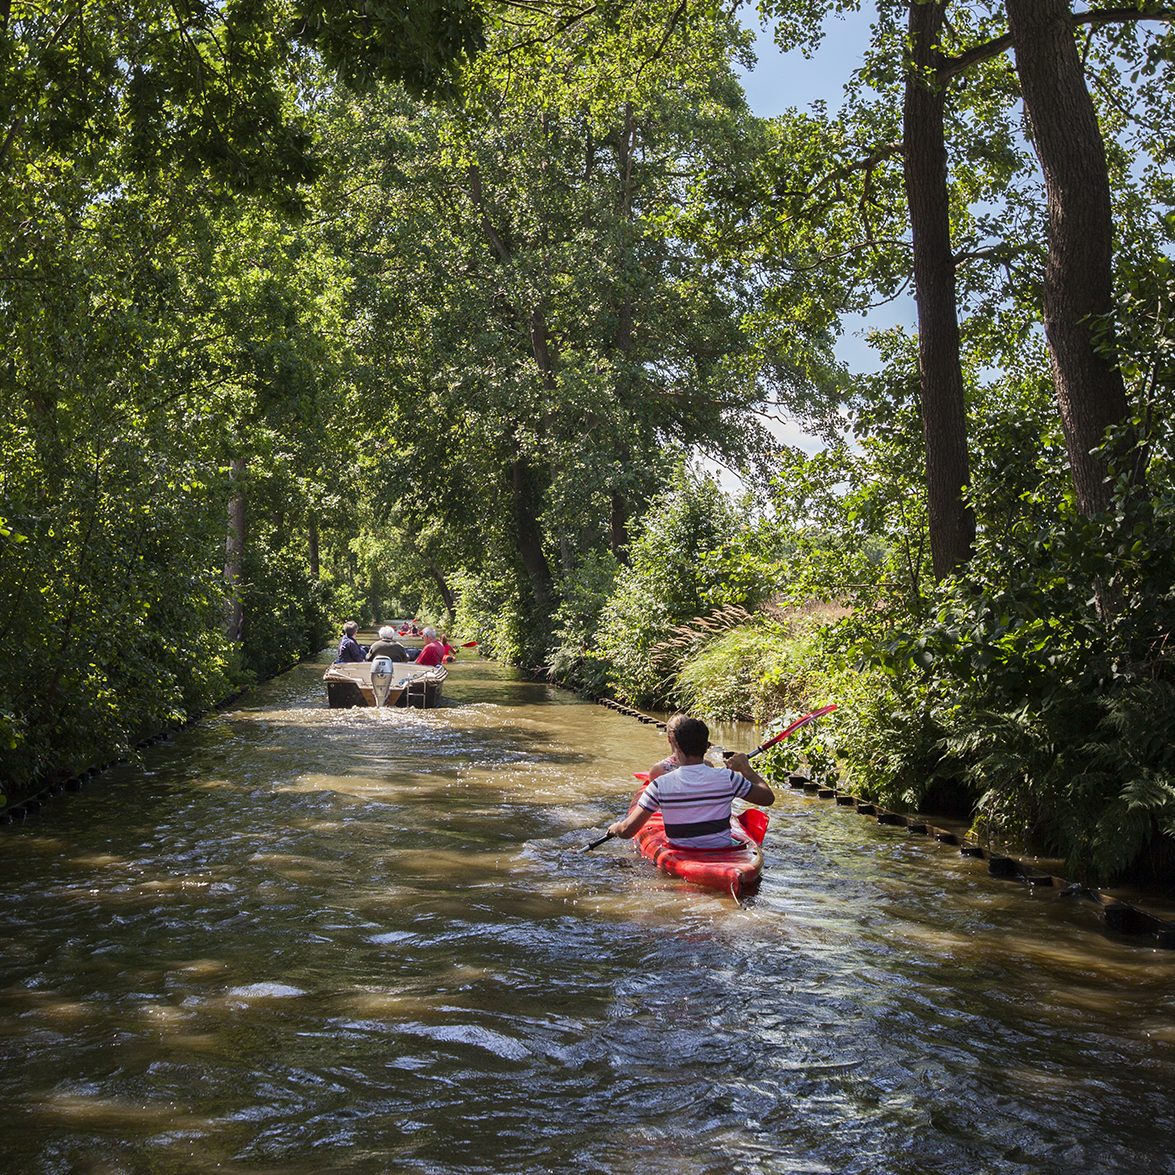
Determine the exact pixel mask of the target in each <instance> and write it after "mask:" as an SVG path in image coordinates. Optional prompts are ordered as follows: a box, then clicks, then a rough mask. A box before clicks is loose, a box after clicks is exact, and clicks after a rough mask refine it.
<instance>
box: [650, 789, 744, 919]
mask: <svg viewBox="0 0 1175 1175" xmlns="http://www.w3.org/2000/svg"><path fill="white" fill-rule="evenodd" d="M637 778H638V779H641V778H643V775H638V776H637ZM647 783H648V779H645V781H644V783H642V784H641V786H640V787H638V788H637V790H636V791H635V792H634V793H633V797H632V803H630V804H629V806H628V808H629V811H632V809H633V808H634V807H635V806H636V801H637V796H639V795H640V794H641V792H642V791H643V790H644V788H645V784H647ZM766 833H767V813H766V812H763V811H760V809H758V808H748V809H747V810H746V811H745V812H740V813H739V814H738V815H737V816H734V817H732V818H731V821H730V834H731V836H733V837H734V838H735V840H738V841H741V842H742V843H741V845H740V847H738V848H730V849H679V848H675V847H674V846H673V845H671V844H670V843H669V838H668V837H667V836H666V835H665V825H664V823H663V821H662V819H661V813H660V812H654V813H653V814H652V816H650V817H649V819H648V820H647V821H646V822H645V825H644V827H643V828H641V829H640V830H639V831H638V832H637V834H636V836H635V837H633V839H634V840H635V841H636V844H637V848H639V849H640V851H641V855H642V856H645V857H648V858H649V860H650V861H652V862H653V864H654V865H656V866H657V868H658V869H662V870H664V871H665V872H666V873H671V874H672V875H673V876H674V877H680V878H682V879H684V880H685V881H692V882H693V883H694V885H704V886H705V887H706V888H707V889H717V890H721V891H722V892H723V893H728V894H731V895H732V896H734V897H736V898H741V897H743V896H744V895H745V894H749V893H752V892H753V891H754V890H755V888H756V887H757V886H758V884H759V876H760V874H761V873H762V872H763V852H762V850H761V849H760V848H759V846H760V845H761V844H762V843H763V837H764V836H765V835H766Z"/></svg>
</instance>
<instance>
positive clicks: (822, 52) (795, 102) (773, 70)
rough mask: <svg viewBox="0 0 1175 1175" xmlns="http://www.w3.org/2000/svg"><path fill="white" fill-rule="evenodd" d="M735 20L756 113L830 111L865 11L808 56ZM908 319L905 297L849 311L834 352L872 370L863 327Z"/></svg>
mask: <svg viewBox="0 0 1175 1175" xmlns="http://www.w3.org/2000/svg"><path fill="white" fill-rule="evenodd" d="M866 7H867V8H868V6H866ZM740 19H741V20H742V22H743V24H744V25H745V26H746V27H747V28H749V29H752V30H753V31H754V32H755V34H756V37H755V53H756V55H757V57H758V62H757V64H756V65H755V67H754V69H752V70H746V71H740V73H741V74H742V83H743V89H744V90H745V91H746V95H747V101H748V102H749V103H750V106H751V109H752V110H753V111H754V112H755V113H756V114H758V115H760V116H761V117H764V118H770V117H773V116H774V115H777V114H781V113H782V112H783V111H785V110H787V109H788V108H790V107H792V106H798V107H800V108H801V109H803V108H805V107H807V106H808V105H809V103H811V102H814V101H817V100H818V99H823V100H824V101H825V102H827V104H828V106H829V108H830V109H835V108H836V107H838V106H839V105H840V104H841V102H842V100H843V88H844V85H845V82H846V81H847V80H848V78H849V75H850V74H851V73H852V71H853V70H854V69H855V68H856V67H857V66H858V65H859V64H860V61H861V58H862V56H863V54H864V50H865V47H866V45H867V44H868V41H869V24H870V13H869V12H868V11H866V12H857V13H850V14H848V15H847V16H845V17H840V16H832V17H830V18H829V19H828V22H827V26H826V29H825V38H824V41H823V43H822V44H821V46H820V48H819V50H817V52H816V53H815V54H814V55H813V56H812V57H811V58H805V57H804V56H803V54H802V53H799V52H792V53H787V54H784V53H781V52H780V51H779V49H778V48H777V47H776V45H775V42H774V40H773V38H772V32H771V29H769V28H763V27H762V26H761V25H760V24H759V21H758V16H757V14H756V13H755V11H754V10H753V9H752V8H749V7H745V8H743V10H742V12H741V14H740ZM913 322H914V305H913V300H912V299H910V298H905V299H900V300H898V301H896V302H893V303H891V304H889V305H886V306H884V307H882V308H880V309H879V310H877V311H875V312H874V313H872V314H870V315H869V316H868V317H861V316H857V315H854V316H852V317H851V318H848V319H846V320H845V321H844V323H843V327H844V330H843V334H842V336H841V338H840V341H839V343H838V344H837V348H836V351H837V355H838V356H839V357H840V359H841V360H843V361H844V362H845V363H846V364H847V365H848V366H849V368H850V369H851V370H853V371H857V372H866V371H873V370H875V369H876V368H877V366H878V363H877V356H876V354H875V353H874V352H873V351H872V350H871V349H870V347H869V345H868V344H867V343H866V341H865V339H864V334H865V331H866V330H867V329H868V328H870V327H887V326H892V325H894V324H895V323H902V324H904V325H907V326H909V325H912V324H913ZM771 430H772V432H774V433H775V434H776V435H777V436H779V438H780V440H782V441H784V442H786V443H787V444H793V445H799V446H801V447H802V448H805V449H808V450H809V451H811V450H814V449H815V448H818V447H819V444H818V442H816V441H815V440H814V439H813V438H811V437H809V436H807V435H806V434H805V433H803V432H801V431H800V429H798V428H796V427H795V426H794V425H778V424H772V425H771Z"/></svg>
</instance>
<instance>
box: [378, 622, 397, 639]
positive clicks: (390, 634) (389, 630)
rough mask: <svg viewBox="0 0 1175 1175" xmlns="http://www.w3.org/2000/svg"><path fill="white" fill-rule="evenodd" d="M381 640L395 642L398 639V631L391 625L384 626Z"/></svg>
mask: <svg viewBox="0 0 1175 1175" xmlns="http://www.w3.org/2000/svg"><path fill="white" fill-rule="evenodd" d="M379 639H380V640H381V641H394V640H395V639H396V630H395V629H394V628H393V627H392V626H391V625H390V624H385V625H383V626H382V627H381V628H380V630H379Z"/></svg>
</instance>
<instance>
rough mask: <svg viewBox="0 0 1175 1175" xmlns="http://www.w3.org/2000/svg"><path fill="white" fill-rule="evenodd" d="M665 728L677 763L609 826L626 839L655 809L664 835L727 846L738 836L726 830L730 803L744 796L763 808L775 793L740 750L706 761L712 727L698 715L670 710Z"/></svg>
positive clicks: (697, 845) (693, 844) (686, 844)
mask: <svg viewBox="0 0 1175 1175" xmlns="http://www.w3.org/2000/svg"><path fill="white" fill-rule="evenodd" d="M665 734H666V737H667V738H668V739H669V749H670V750H671V751H672V752H673V754H672V756H671V758H672V760H673V761H674V762H676V763H677V764H678V765H677V766H674V767H672V768H671V769H670V770H668V771H665V773H664V774H661V775H659V776H658V777H657V778H656V779H650V781H649V784H648V786H647V787H646V788H645V789H644V790H643V791H642V792H641V794H640V795H639V796H638V797H637V801H636V804H635V806H634V807H633V809H632V810H631V811H630V812H629V813H628V815H627V816H625V817H624V819H623V820H617V821H616V822H615V823H614V824H610V825H609V826H608V831H609V832H610V833H611V834H612V835H613V836H619V837H622V838H624V839H625V840H627V839H629V838H630V837H633V836H635V835H636V834H637V832H639V831H640V829H641V828H643V827H644V825H645V822H646V821H647V820H648V819H649V817H650V816H652V815H653V813H654V812H660V813H661V816H662V819H663V820H664V821H665V835H666V836H667V837H668V838H669V842H670V844H673V845H676V846H677V847H678V848H683V849H726V848H731V847H732V846H734V845H737V844H738V843H739V842H738V841H737V840H736V839H735V838H734V837H733V836H731V834H730V808H731V804H732V803H733V802H734V801H735V800H747V801H749V802H750V803H752V804H759V805H760V806H762V807H764V808H766V807H770V805H772V804H774V803H775V793H774V792H773V791H772V790H771V788H770V787H769V786H768V784H767V781H766V780H765V779H764V778H763V777H762V776H761V775H760V774H759V773H758V772H757V771H756V770H755V769H754V768H753V767H752V766H751V762H750V760H749V759H748V758H747V756H746V755H744V754H741V753H740V754H735V755H732V756H731V757H730V758H729V759H728V760H727V765H726V766H725V767H709V766H707V765H706V762H705V758H704V757H705V754H706V751H707V750H708V749H709V746H710V731H709V728H708V727H707V726H706V724H705V723H704V722H703V721H702V720H701V719H700V718H691V717H689V715H688V714H674V715H673V717H672V718H670V719H669V723H668V725H667V726H666V728H665ZM666 762H667V761H666ZM663 765H665V764H664V763H663V764H658V766H663ZM650 774H651V773H650Z"/></svg>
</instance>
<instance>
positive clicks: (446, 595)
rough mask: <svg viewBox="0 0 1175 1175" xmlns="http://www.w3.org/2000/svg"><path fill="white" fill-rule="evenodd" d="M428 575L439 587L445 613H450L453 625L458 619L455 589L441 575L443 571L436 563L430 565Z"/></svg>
mask: <svg viewBox="0 0 1175 1175" xmlns="http://www.w3.org/2000/svg"><path fill="white" fill-rule="evenodd" d="M428 573H429V575H431V576H432V580H433V583H435V584H436V585H437V591H438V592H440V593H441V599H442V601H444V605H445V611H446V612H448V614H449V621H450V623H452V622H453V621H454V620H456V619H457V600H456V597H455V596H454V595H453V589H452V588H451V587H449V585H448V583H447V582H446V580H445V577H444V575H442V574H441V569H440V568H439V567H438V566H437V565H436V564H435V563H430V564H428Z"/></svg>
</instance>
